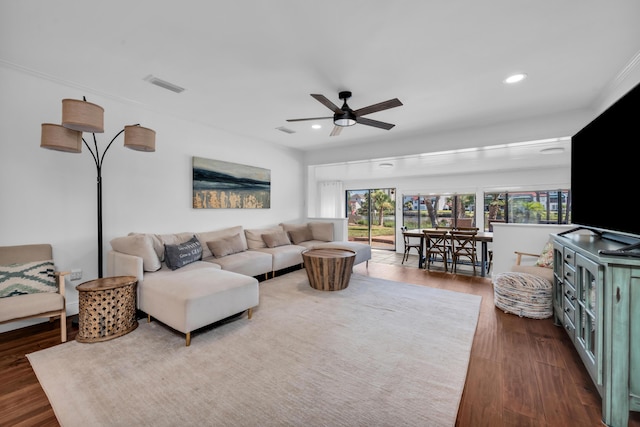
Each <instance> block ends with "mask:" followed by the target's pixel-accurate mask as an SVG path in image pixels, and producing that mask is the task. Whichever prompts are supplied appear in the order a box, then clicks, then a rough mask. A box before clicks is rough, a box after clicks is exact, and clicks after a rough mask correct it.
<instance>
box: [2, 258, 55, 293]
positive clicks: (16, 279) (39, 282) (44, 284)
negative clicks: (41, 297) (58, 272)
mask: <svg viewBox="0 0 640 427" xmlns="http://www.w3.org/2000/svg"><path fill="white" fill-rule="evenodd" d="M41 292H58V284H57V283H56V276H55V266H54V265H53V261H52V260H45V261H34V262H25V263H20V264H17V263H16V264H11V265H0V298H6V297H12V296H16V295H26V294H36V293H41Z"/></svg>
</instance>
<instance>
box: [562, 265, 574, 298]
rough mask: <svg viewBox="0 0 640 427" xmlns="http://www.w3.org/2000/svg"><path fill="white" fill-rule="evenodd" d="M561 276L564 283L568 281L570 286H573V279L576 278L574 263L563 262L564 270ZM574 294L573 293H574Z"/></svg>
mask: <svg viewBox="0 0 640 427" xmlns="http://www.w3.org/2000/svg"><path fill="white" fill-rule="evenodd" d="M563 277H564V282H565V283H569V284H570V285H571V286H572V287H575V283H576V282H575V280H576V268H575V266H574V265H571V264H567V263H565V264H564V271H563ZM574 295H575V293H574Z"/></svg>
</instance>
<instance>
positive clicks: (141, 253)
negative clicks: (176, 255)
mask: <svg viewBox="0 0 640 427" xmlns="http://www.w3.org/2000/svg"><path fill="white" fill-rule="evenodd" d="M110 243H111V247H112V248H113V250H114V251H117V252H122V253H123V254H127V255H135V256H138V257H140V258H142V265H143V269H144V271H157V270H159V269H160V267H162V263H161V262H160V257H158V254H157V252H156V250H155V248H154V247H153V240H152V237H151V235H149V234H129V235H128V236H123V237H116V238H115V239H113V240H111V242H110Z"/></svg>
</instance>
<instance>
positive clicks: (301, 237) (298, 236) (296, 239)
mask: <svg viewBox="0 0 640 427" xmlns="http://www.w3.org/2000/svg"><path fill="white" fill-rule="evenodd" d="M289 237H291V241H292V242H293V244H294V245H297V244H299V243H302V242H306V241H307V240H313V235H312V234H311V230H310V229H309V228H308V227H305V228H299V229H297V230H291V231H289Z"/></svg>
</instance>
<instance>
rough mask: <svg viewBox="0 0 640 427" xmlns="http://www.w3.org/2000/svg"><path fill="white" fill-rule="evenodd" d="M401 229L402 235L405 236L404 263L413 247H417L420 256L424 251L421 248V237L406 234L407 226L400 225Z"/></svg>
mask: <svg viewBox="0 0 640 427" xmlns="http://www.w3.org/2000/svg"><path fill="white" fill-rule="evenodd" d="M400 230H401V231H402V237H404V255H403V256H402V264H404V262H405V261H407V260H408V259H409V252H411V249H415V250H416V252H417V254H418V256H421V255H422V253H421V252H422V251H421V250H420V249H421V246H422V243H421V241H420V240H421V239H420V238H419V237H412V236H409V235H407V234H405V233H406V231H407V227H400Z"/></svg>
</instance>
